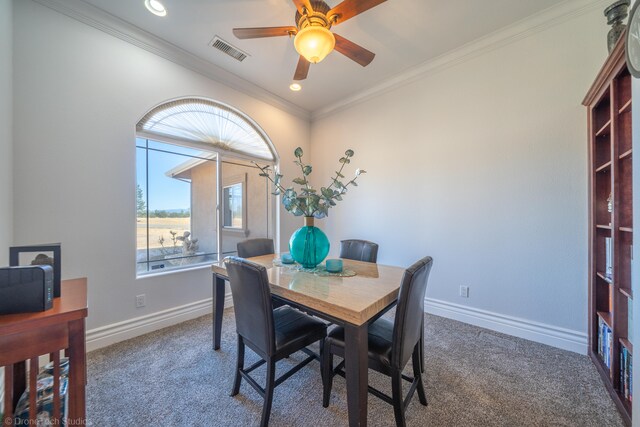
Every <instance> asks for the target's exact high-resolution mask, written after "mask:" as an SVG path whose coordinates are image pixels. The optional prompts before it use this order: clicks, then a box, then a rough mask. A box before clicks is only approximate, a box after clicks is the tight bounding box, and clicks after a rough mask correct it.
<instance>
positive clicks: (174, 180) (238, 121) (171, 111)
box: [136, 97, 278, 275]
mask: <svg viewBox="0 0 640 427" xmlns="http://www.w3.org/2000/svg"><path fill="white" fill-rule="evenodd" d="M136 137H137V138H136V151H137V188H136V195H137V215H136V225H137V255H136V260H137V272H138V274H139V275H140V274H147V273H149V272H161V271H164V270H167V269H178V268H185V267H192V266H193V265H197V264H205V263H206V264H209V263H211V262H212V261H216V260H219V259H222V258H223V257H225V256H228V255H233V254H235V251H236V245H237V243H238V242H239V241H241V240H244V239H246V238H257V237H268V238H275V237H276V236H277V232H276V230H275V228H276V224H277V221H276V215H277V212H276V209H275V208H274V206H273V200H272V198H271V197H269V194H270V193H269V188H268V186H267V185H266V182H265V181H264V180H263V179H262V178H260V177H259V176H258V170H257V169H256V168H255V166H254V165H253V164H252V163H251V161H256V162H259V163H271V164H273V165H274V166H275V165H277V160H278V156H277V153H276V151H275V148H274V146H273V144H272V143H271V141H270V140H269V138H268V137H267V135H266V133H265V132H264V131H263V130H262V129H261V128H260V127H259V126H258V125H257V124H256V123H255V122H254V121H253V120H252V119H251V118H249V117H248V116H247V115H245V114H243V113H241V112H240V111H238V110H236V109H234V108H233V107H230V106H228V105H225V104H222V103H219V102H215V101H212V100H209V99H204V98H193V97H192V98H181V99H177V100H172V101H169V102H166V103H163V104H161V105H159V106H157V107H155V108H153V109H152V110H150V111H149V112H148V113H147V114H145V116H144V117H143V118H142V119H141V120H140V122H138V124H137V126H136Z"/></svg>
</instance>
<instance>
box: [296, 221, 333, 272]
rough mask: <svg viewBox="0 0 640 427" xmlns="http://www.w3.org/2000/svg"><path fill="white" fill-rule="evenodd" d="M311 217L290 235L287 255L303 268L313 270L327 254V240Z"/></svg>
mask: <svg viewBox="0 0 640 427" xmlns="http://www.w3.org/2000/svg"><path fill="white" fill-rule="evenodd" d="M313 219H314V218H313V217H308V216H307V217H305V218H304V227H301V228H299V229H297V230H296V231H295V233H293V234H292V235H291V239H289V253H291V256H292V257H293V259H294V260H295V261H296V262H297V263H298V264H300V265H302V267H303V268H315V267H316V266H317V265H318V264H320V263H321V262H322V261H324V259H325V258H326V257H327V255H328V254H329V246H330V245H329V239H328V238H327V235H326V234H324V233H323V232H322V230H320V229H319V228H318V227H315V226H314V222H313Z"/></svg>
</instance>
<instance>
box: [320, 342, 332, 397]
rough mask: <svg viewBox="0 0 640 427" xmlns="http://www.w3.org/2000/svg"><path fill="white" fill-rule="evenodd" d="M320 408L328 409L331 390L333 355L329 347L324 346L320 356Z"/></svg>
mask: <svg viewBox="0 0 640 427" xmlns="http://www.w3.org/2000/svg"><path fill="white" fill-rule="evenodd" d="M322 371H323V374H322V406H324V407H325V408H327V407H329V400H330V398H331V388H332V386H333V354H332V353H331V346H330V345H325V346H324V354H323V355H322Z"/></svg>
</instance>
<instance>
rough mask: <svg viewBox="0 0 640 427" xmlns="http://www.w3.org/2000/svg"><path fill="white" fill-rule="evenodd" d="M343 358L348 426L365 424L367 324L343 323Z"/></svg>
mask: <svg viewBox="0 0 640 427" xmlns="http://www.w3.org/2000/svg"><path fill="white" fill-rule="evenodd" d="M344 329H345V337H344V338H345V339H344V345H345V349H344V355H345V357H344V360H345V373H346V377H347V408H348V410H349V426H351V427H355V426H366V425H367V386H368V383H369V360H368V342H367V335H368V324H366V323H365V324H364V325H360V326H356V325H351V324H348V323H347V324H345V327H344Z"/></svg>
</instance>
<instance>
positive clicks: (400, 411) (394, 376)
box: [391, 368, 405, 427]
mask: <svg viewBox="0 0 640 427" xmlns="http://www.w3.org/2000/svg"><path fill="white" fill-rule="evenodd" d="M391 400H393V413H394V414H395V417H396V426H397V427H405V420H404V405H403V402H402V401H403V400H404V399H403V398H402V371H401V370H400V369H395V368H394V369H393V370H392V371H391Z"/></svg>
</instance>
